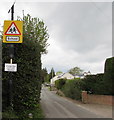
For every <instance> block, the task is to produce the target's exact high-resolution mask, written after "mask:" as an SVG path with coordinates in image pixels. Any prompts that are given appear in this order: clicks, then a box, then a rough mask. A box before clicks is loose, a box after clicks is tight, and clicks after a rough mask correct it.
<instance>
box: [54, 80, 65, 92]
mask: <svg viewBox="0 0 114 120" xmlns="http://www.w3.org/2000/svg"><path fill="white" fill-rule="evenodd" d="M65 83H66V79H59V80H56V81H55V86H56V88H57V89H58V90H59V89H62V88H63V86H64V85H65Z"/></svg>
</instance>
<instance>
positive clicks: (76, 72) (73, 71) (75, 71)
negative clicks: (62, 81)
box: [69, 67, 83, 76]
mask: <svg viewBox="0 0 114 120" xmlns="http://www.w3.org/2000/svg"><path fill="white" fill-rule="evenodd" d="M82 72H83V70H82V69H80V68H79V67H74V68H72V69H70V70H69V73H70V74H72V75H74V76H75V75H80V74H81V73H82Z"/></svg>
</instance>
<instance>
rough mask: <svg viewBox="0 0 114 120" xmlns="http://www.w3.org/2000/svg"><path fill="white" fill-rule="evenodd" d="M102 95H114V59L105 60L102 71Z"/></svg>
mask: <svg viewBox="0 0 114 120" xmlns="http://www.w3.org/2000/svg"><path fill="white" fill-rule="evenodd" d="M103 79H104V81H103V85H104V89H105V91H104V94H109V95H110V94H111V95H114V91H113V87H112V86H113V83H114V82H113V81H114V57H112V58H108V59H106V62H105V69H104V78H103Z"/></svg>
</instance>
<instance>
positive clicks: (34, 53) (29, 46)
mask: <svg viewBox="0 0 114 120" xmlns="http://www.w3.org/2000/svg"><path fill="white" fill-rule="evenodd" d="M23 36H24V37H23V40H24V42H23V43H22V44H15V50H14V52H15V55H14V58H13V63H17V65H18V71H17V72H15V73H11V72H4V70H3V73H2V76H3V82H2V83H3V86H2V91H3V93H2V94H3V111H5V110H6V109H7V107H8V106H9V100H10V96H9V95H10V94H9V80H10V79H11V80H12V83H13V86H12V96H13V101H12V103H13V109H14V111H15V112H16V113H17V115H18V116H20V115H22V114H23V112H26V111H27V110H34V109H36V108H37V104H38V103H39V101H40V91H41V84H42V80H43V79H42V69H41V65H42V64H41V54H42V53H46V52H47V51H46V48H47V45H48V44H47V39H48V33H47V28H46V27H45V26H44V23H43V21H40V20H39V19H37V18H31V16H30V15H27V16H25V17H24V34H23ZM7 51H8V46H7V44H3V50H2V58H3V59H2V64H3V66H4V64H5V63H8V62H9V61H10V58H9V56H8V53H7ZM3 68H4V67H3ZM21 117H22V116H21ZM23 117H24V116H23Z"/></svg>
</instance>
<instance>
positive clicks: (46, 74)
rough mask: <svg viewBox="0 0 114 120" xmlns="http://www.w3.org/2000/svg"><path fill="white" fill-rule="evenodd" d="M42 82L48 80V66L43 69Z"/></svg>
mask: <svg viewBox="0 0 114 120" xmlns="http://www.w3.org/2000/svg"><path fill="white" fill-rule="evenodd" d="M41 75H42V83H43V82H46V81H47V76H48V72H47V69H46V68H43V69H42V74H41Z"/></svg>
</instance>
